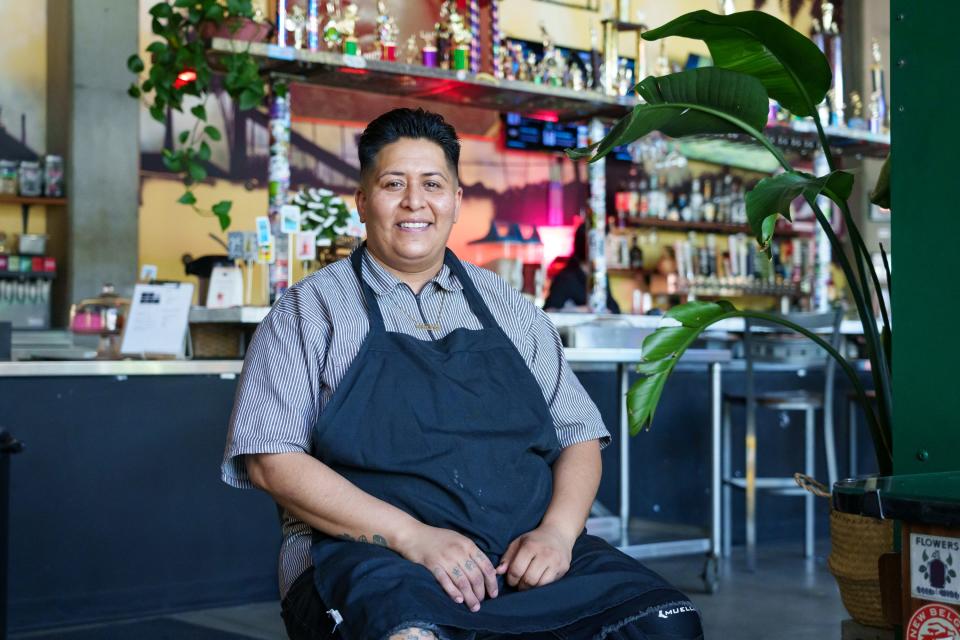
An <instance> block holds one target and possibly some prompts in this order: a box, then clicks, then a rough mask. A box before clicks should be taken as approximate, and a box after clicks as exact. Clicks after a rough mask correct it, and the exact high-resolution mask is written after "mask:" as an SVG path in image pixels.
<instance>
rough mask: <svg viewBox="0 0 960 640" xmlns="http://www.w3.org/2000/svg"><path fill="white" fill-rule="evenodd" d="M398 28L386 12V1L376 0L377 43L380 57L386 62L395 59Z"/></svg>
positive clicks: (394, 60)
mask: <svg viewBox="0 0 960 640" xmlns="http://www.w3.org/2000/svg"><path fill="white" fill-rule="evenodd" d="M399 35H400V30H399V29H398V28H397V22H396V20H394V19H393V17H391V16H390V15H388V14H387V3H386V2H384V0H377V44H378V45H379V47H380V59H381V60H386V61H387V62H396V61H397V38H398V37H399Z"/></svg>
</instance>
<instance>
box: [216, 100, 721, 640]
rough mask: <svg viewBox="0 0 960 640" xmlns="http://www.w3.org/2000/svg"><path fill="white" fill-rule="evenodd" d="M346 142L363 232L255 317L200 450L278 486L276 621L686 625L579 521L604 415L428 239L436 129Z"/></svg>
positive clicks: (447, 161) (499, 284)
mask: <svg viewBox="0 0 960 640" xmlns="http://www.w3.org/2000/svg"><path fill="white" fill-rule="evenodd" d="M358 151H359V156H360V172H361V178H360V185H359V187H358V189H357V194H356V195H357V208H358V210H359V212H360V216H361V219H362V220H363V221H364V222H365V223H366V227H367V241H366V243H365V244H364V245H362V246H361V247H360V248H358V249H357V250H356V251H354V252H353V254H352V255H351V256H350V257H349V258H347V259H344V260H340V261H338V262H336V263H334V264H332V265H329V266H327V267H325V268H323V269H321V270H320V271H318V272H317V273H315V274H313V275H311V276H309V277H307V278H305V279H303V280H302V281H300V282H299V283H297V284H296V285H295V286H293V287H291V288H290V289H289V290H288V291H287V292H286V293H285V294H284V295H283V296H282V297H281V299H280V300H278V301H277V303H276V304H275V305H274V307H273V309H272V310H271V312H270V313H269V315H268V316H267V318H266V319H265V320H264V322H263V323H262V324H261V325H260V327H259V328H258V329H257V332H256V335H255V336H254V339H253V341H252V343H251V345H250V349H249V350H248V352H247V356H246V361H245V362H244V367H243V373H242V375H241V379H240V383H239V386H238V391H237V397H236V402H235V405H234V410H233V414H232V417H231V422H230V432H229V436H228V442H227V449H226V452H225V458H224V463H223V467H222V475H223V479H224V481H226V482H227V483H229V484H231V485H233V486H236V487H258V488H260V489H263V490H265V491H266V492H268V493H269V494H270V495H271V496H272V497H273V498H274V500H275V501H276V502H277V503H278V504H279V505H280V506H281V507H282V511H283V514H282V522H283V524H282V527H283V535H284V542H283V544H282V546H281V553H280V579H281V586H280V588H281V593H282V598H283V600H282V612H283V617H284V621H285V624H286V628H287V632H288V634H289V636H290V637H291V638H295V639H299V638H332V637H336V638H346V639H349V640H388V639H399V638H410V637H417V638H421V639H423V638H435V639H436V638H439V639H441V640H446V639H449V640H467V639H471V638H478V634H479V633H480V632H481V631H482V634H483V635H482V637H485V638H489V637H491V634H493V635H496V634H523V636H522V637H525V638H533V637H538V638H539V637H551V638H552V637H565V638H566V637H578V638H579V637H594V636H595V635H597V634H598V633H600V631H601V629H604V630H608V629H610V630H615V631H613V632H612V633H609V634H607V635H605V636H604V637H606V638H609V639H611V640H612V639H614V638H647V637H658V638H660V637H670V638H700V637H701V636H702V631H701V627H700V620H699V614H698V613H697V611H696V609H695V608H694V607H693V605H691V604H690V603H689V601H688V600H687V598H686V597H685V596H684V595H683V594H682V593H680V592H679V591H677V590H676V589H674V588H673V587H671V586H670V585H669V584H667V583H666V581H664V580H663V579H662V578H661V577H660V576H658V575H656V574H655V573H653V572H652V571H649V570H648V569H646V568H645V567H644V566H643V565H641V564H640V563H639V562H637V561H636V560H634V559H632V558H630V557H628V556H626V555H625V554H623V553H621V552H619V551H617V550H615V549H614V548H612V547H611V546H609V545H608V544H607V543H606V542H604V541H603V540H601V539H599V538H596V537H593V536H590V535H587V534H586V533H585V531H584V523H585V521H586V518H587V515H588V514H589V511H590V506H591V504H592V502H593V499H594V497H595V495H596V491H597V487H598V484H599V480H600V448H601V445H602V444H605V443H607V442H609V438H610V436H609V433H608V432H607V430H606V428H605V427H604V425H603V422H602V421H601V418H600V414H599V412H598V411H597V408H596V406H595V405H594V404H593V402H591V400H590V399H589V397H588V396H587V394H586V392H585V391H584V389H583V387H582V386H581V385H580V383H579V382H578V381H577V378H576V377H575V376H574V374H573V372H572V371H571V369H570V367H569V365H568V364H567V362H566V360H565V358H564V352H563V348H562V347H561V344H560V339H559V336H558V335H557V332H556V329H555V328H554V327H553V325H552V324H551V323H550V320H549V319H548V318H547V315H546V314H545V313H544V312H543V311H541V310H539V309H537V308H536V307H534V306H533V305H532V304H530V303H529V302H528V301H526V300H525V299H524V297H523V296H522V295H521V294H520V293H519V292H517V291H516V290H514V289H512V288H511V287H509V286H508V285H507V284H506V283H505V282H504V281H503V280H502V279H501V278H500V277H499V276H497V275H496V274H494V273H492V272H490V271H486V270H484V269H481V268H479V267H477V266H474V265H472V264H467V263H463V262H461V261H460V260H459V259H458V258H457V257H456V256H455V255H454V254H453V253H452V252H451V251H450V250H449V249H447V248H446V244H447V239H448V238H449V235H450V231H451V229H452V227H453V224H454V223H455V222H456V221H457V219H458V217H459V215H460V204H461V198H462V195H463V190H462V189H461V188H460V185H459V177H458V172H457V166H458V161H459V154H460V146H459V142H458V140H457V137H456V131H455V130H454V129H453V127H452V126H450V125H449V124H447V123H446V122H445V121H444V120H443V118H442V117H440V116H439V115H436V114H432V113H429V112H425V111H422V110H419V109H418V110H416V111H413V110H410V109H397V110H394V111H390V112H388V113H386V114H384V115H382V116H380V117H378V118H377V119H375V120H374V121H373V122H371V123H370V124H369V126H367V128H366V130H365V131H364V132H363V134H362V135H361V136H360V141H359V145H358ZM481 605H482V606H481ZM554 630H557V633H558V634H559V635H557V636H555V635H553V633H552V632H553V631H554ZM542 633H546V634H547V635H544V636H541V635H538V634H542ZM648 634H649V635H648ZM511 637H516V636H511Z"/></svg>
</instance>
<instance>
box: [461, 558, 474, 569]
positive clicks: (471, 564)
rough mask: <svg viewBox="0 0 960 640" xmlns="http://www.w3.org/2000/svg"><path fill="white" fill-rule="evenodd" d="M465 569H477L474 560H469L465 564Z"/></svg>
mask: <svg viewBox="0 0 960 640" xmlns="http://www.w3.org/2000/svg"><path fill="white" fill-rule="evenodd" d="M463 568H464V569H466V570H467V571H473V570H474V569H476V568H477V565H476V563H475V562H474V561H473V560H467V561H466V562H464V563H463Z"/></svg>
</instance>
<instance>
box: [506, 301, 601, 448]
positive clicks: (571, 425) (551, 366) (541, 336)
mask: <svg viewBox="0 0 960 640" xmlns="http://www.w3.org/2000/svg"><path fill="white" fill-rule="evenodd" d="M521 353H522V354H523V357H524V359H525V360H526V361H527V363H528V365H529V367H530V370H531V371H532V372H533V376H534V377H535V378H536V379H537V382H538V383H539V385H540V388H541V390H543V395H544V398H545V399H546V401H547V407H548V408H549V409H550V415H551V416H552V417H553V422H554V426H555V427H556V429H557V438H558V439H559V440H560V446H561V447H569V446H570V445H574V444H577V443H580V442H585V441H587V440H599V441H600V447H601V448H603V447H606V446H607V445H608V444H610V432H609V431H608V430H607V428H606V426H604V424H603V418H601V417H600V411H599V409H597V405H596V404H594V402H593V400H591V399H590V396H589V395H587V392H586V390H585V389H584V388H583V385H582V384H580V381H579V380H578V379H577V376H576V375H575V374H574V373H573V370H572V369H571V368H570V364H569V363H568V362H567V359H566V357H565V356H564V354H563V343H562V342H561V341H560V334H558V333H557V329H556V327H554V326H553V323H552V322H551V321H550V318H549V317H548V316H547V314H546V313H544V312H543V311H542V310H540V309H537V310H536V315H535V317H534V319H533V323H532V324H531V326H530V329H529V331H528V332H527V334H526V337H525V339H524V342H523V345H522V347H521Z"/></svg>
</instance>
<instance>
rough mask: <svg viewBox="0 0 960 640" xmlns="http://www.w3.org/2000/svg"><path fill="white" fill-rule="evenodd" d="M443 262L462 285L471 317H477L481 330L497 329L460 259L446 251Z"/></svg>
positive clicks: (448, 250)
mask: <svg viewBox="0 0 960 640" xmlns="http://www.w3.org/2000/svg"><path fill="white" fill-rule="evenodd" d="M443 261H444V262H445V263H446V265H447V266H448V267H450V270H451V271H452V272H453V274H454V275H455V276H457V280H459V281H460V284H462V285H463V294H464V295H465V296H466V297H467V303H468V304H469V305H470V310H471V311H473V315H475V316H477V319H478V320H480V324H482V325H483V328H484V329H493V328H495V327H498V326H499V325H498V324H497V321H496V320H494V318H493V314H492V313H490V309H489V308H488V307H487V304H486V303H485V302H484V301H483V298H481V297H480V292H479V291H477V287H476V285H474V284H473V279H471V278H470V276H468V275H467V270H466V269H464V268H463V263H462V262H460V259H459V258H458V257H457V256H456V255H455V254H454V253H453V251H450V249H447V250H446V253H445V254H444V256H443Z"/></svg>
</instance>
